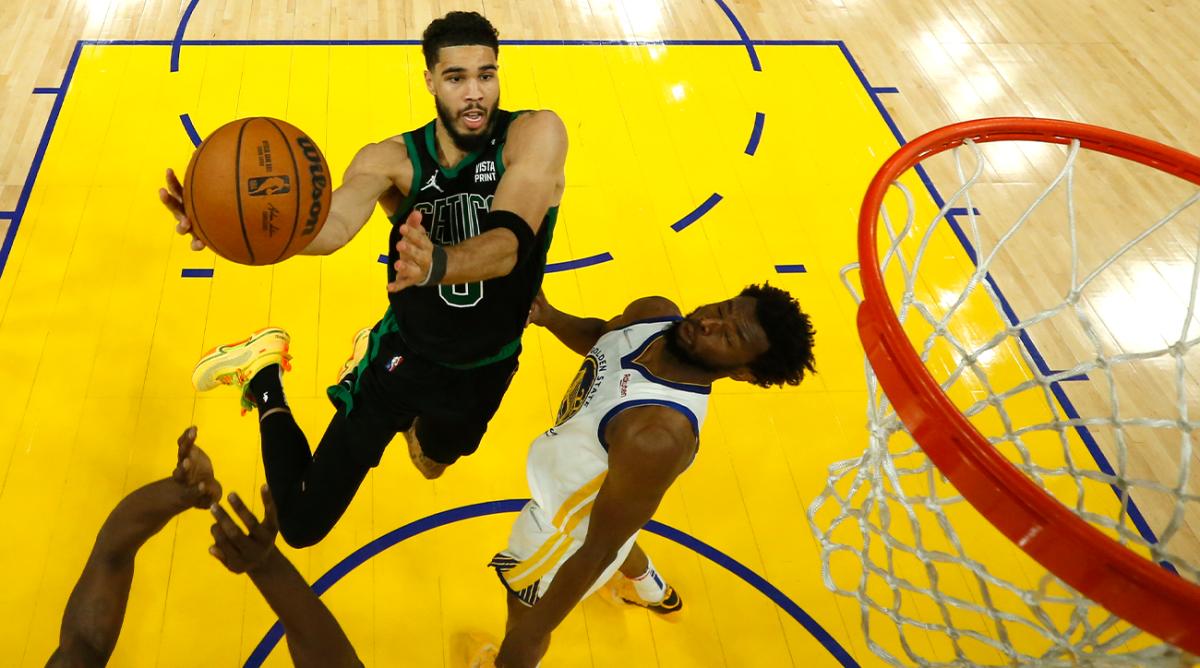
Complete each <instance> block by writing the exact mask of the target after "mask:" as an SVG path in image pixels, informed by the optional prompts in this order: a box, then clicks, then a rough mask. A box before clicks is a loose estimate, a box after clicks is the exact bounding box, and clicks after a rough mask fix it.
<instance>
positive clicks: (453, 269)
mask: <svg viewBox="0 0 1200 668" xmlns="http://www.w3.org/2000/svg"><path fill="white" fill-rule="evenodd" d="M566 163H567V129H566V126H564V125H563V122H562V119H560V118H559V117H558V115H557V114H555V113H554V112H552V111H536V112H532V113H529V114H526V115H524V116H521V117H520V118H518V119H517V120H515V121H513V124H512V127H511V128H510V129H509V131H508V138H507V140H506V142H505V145H504V167H505V169H504V175H503V176H501V177H500V183H499V184H498V185H497V187H496V195H495V197H494V198H493V199H492V206H491V210H490V211H489V212H488V214H487V215H485V216H484V217H483V219H482V220H481V221H480V227H481V229H482V230H483V233H482V234H479V235H478V236H474V237H471V238H470V239H467V240H466V241H463V242H462V243H459V244H455V245H453V246H437V245H436V244H433V243H432V242H431V241H430V240H429V237H428V236H427V235H426V233H425V231H424V229H422V227H421V224H420V223H421V219H420V217H419V216H420V214H419V213H417V212H414V213H413V214H412V215H411V216H409V218H408V220H407V221H405V223H404V225H403V226H402V227H401V228H400V235H401V236H402V237H403V239H402V240H401V241H400V242H399V243H398V244H397V245H396V249H397V250H398V251H399V255H400V259H399V261H397V263H396V280H395V282H393V283H391V284H389V285H388V290H389V291H391V292H399V291H400V290H403V289H405V288H408V287H411V286H414V285H435V284H440V285H458V284H461V283H473V282H475V281H484V280H487V279H489V278H496V277H498V276H506V275H508V273H509V272H511V271H512V270H513V268H514V267H516V266H517V264H518V263H519V262H520V261H521V260H522V259H524V258H525V257H528V256H529V254H531V253H535V252H538V249H536V248H534V246H535V245H536V235H537V233H538V231H539V230H540V229H541V226H542V219H544V218H545V217H546V212H547V211H548V210H549V209H550V207H552V206H555V205H556V204H557V203H558V200H559V198H561V197H562V192H563V188H564V187H565V184H566V176H565V174H566Z"/></svg>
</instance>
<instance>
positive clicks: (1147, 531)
mask: <svg viewBox="0 0 1200 668" xmlns="http://www.w3.org/2000/svg"><path fill="white" fill-rule="evenodd" d="M838 48H839V49H841V51H842V54H843V55H844V56H845V57H846V62H847V63H849V64H850V67H851V69H853V70H854V74H855V75H856V76H858V80H859V82H860V83H861V84H862V86H863V88H864V89H866V91H867V95H868V96H869V97H870V98H871V102H873V103H874V104H875V108H876V110H878V111H879V115H880V116H882V117H883V121H884V123H886V124H887V126H888V128H889V129H890V130H891V131H892V135H893V136H894V137H895V138H896V141H897V142H898V143H899V144H900V145H901V146H903V145H905V144H907V143H908V140H906V139H905V138H904V134H903V133H902V132H900V128H899V127H898V126H897V125H896V121H895V119H893V118H892V115H891V113H889V112H888V110H887V107H885V106H883V101H882V100H880V99H879V95H878V94H876V93H875V91H874V88H873V87H872V86H871V84H870V82H868V81H867V76H866V75H865V74H864V73H863V71H862V68H861V67H859V66H858V61H856V60H855V59H854V56H853V55H852V54H851V53H850V49H849V48H847V47H846V44H845V42H838ZM914 169H915V171H916V172H917V176H918V177H920V179H921V182H922V183H924V184H925V189H926V190H927V191H929V196H930V197H932V198H933V201H934V203H935V204H937V206H938V207H939V208H940V207H944V206H945V205H946V200H945V199H943V198H942V195H941V193H940V192H938V189H937V186H935V185H934V184H933V180H932V179H930V178H929V174H928V173H927V172H926V171H925V168H924V167H923V166H921V165H920V164H918V165H916V167H915V168H914ZM964 213H965V212H964ZM946 222H947V223H949V224H950V229H951V230H953V231H954V235H955V236H956V237H958V241H959V243H961V244H962V247H963V249H964V250H965V251H966V252H967V256H968V257H969V258H970V259H971V263H972V264H974V265H975V266H979V257H978V254H977V253H976V251H975V247H974V246H972V245H971V242H970V240H969V239H968V238H967V235H966V232H964V231H963V229H962V226H960V225H959V224H958V220H957V216H956V215H954V214H952V213H949V212H947V214H946ZM984 280H986V281H987V283H988V285H989V286H991V288H992V290H993V291H994V292H995V293H996V297H997V298H998V299H999V300H1000V306H1001V309H1002V310H1003V311H1004V316H1005V317H1006V318H1008V321H1009V323H1010V324H1015V323H1017V322H1020V319H1019V318H1017V314H1016V311H1014V310H1013V308H1012V306H1011V305H1010V304H1009V303H1008V298H1007V297H1005V296H1004V293H1003V292H1002V291H1001V290H1000V286H999V285H997V283H996V280H995V279H994V278H992V275H991V272H988V273H987V274H985V275H984ZM1019 338H1020V339H1021V343H1022V344H1023V345H1024V346H1025V349H1026V350H1027V351H1028V352H1029V356H1030V358H1031V359H1033V362H1034V365H1035V366H1037V368H1038V371H1039V372H1041V373H1042V374H1044V375H1045V374H1049V373H1051V372H1050V366H1049V365H1048V364H1046V360H1045V358H1044V357H1042V353H1041V351H1039V350H1038V348H1037V346H1035V345H1034V344H1033V339H1032V338H1030V337H1029V333H1028V332H1026V331H1022V332H1021V334H1020V335H1019ZM1050 391H1051V392H1052V393H1053V394H1054V398H1055V399H1057V400H1058V403H1059V405H1060V406H1062V409H1063V412H1064V413H1066V414H1067V417H1068V418H1070V419H1072V420H1078V419H1080V416H1079V411H1078V410H1076V409H1075V404H1073V403H1072V402H1071V399H1070V397H1068V396H1067V393H1066V391H1065V390H1063V388H1062V384H1061V383H1058V382H1055V383H1051V384H1050ZM1075 433H1076V434H1078V436H1079V438H1080V440H1082V441H1083V443H1084V445H1085V446H1086V447H1087V449H1088V452H1089V453H1091V455H1092V459H1094V460H1095V461H1096V466H1097V467H1098V468H1099V469H1100V471H1101V472H1102V473H1104V474H1105V475H1111V476H1114V477H1115V476H1116V472H1115V471H1114V470H1113V467H1112V464H1110V463H1109V461H1108V457H1106V456H1105V455H1104V451H1103V450H1101V449H1100V445H1099V444H1098V443H1097V442H1096V439H1095V437H1093V436H1092V432H1091V431H1089V430H1088V429H1087V428H1086V427H1084V426H1082V425H1080V426H1076V427H1075ZM1110 487H1111V488H1112V491H1113V493H1114V494H1116V496H1117V500H1118V502H1120V503H1122V504H1123V505H1124V506H1125V509H1126V511H1127V512H1128V514H1129V520H1130V522H1132V523H1133V525H1134V527H1135V528H1137V530H1138V533H1139V534H1141V536H1142V538H1144V539H1146V541H1148V542H1150V543H1151V544H1156V543H1158V536H1156V535H1155V533H1154V530H1153V529H1151V528H1150V525H1149V524H1148V523H1147V522H1146V518H1145V517H1144V516H1143V515H1142V511H1141V509H1140V508H1138V506H1137V503H1135V502H1134V500H1133V497H1132V496H1129V497H1128V501H1127V502H1126V501H1125V498H1126V497H1125V496H1124V495H1123V494H1122V492H1121V490H1120V488H1119V487H1117V486H1116V485H1110ZM1159 563H1160V564H1162V566H1163V567H1164V568H1166V569H1167V570H1169V571H1171V572H1173V573H1176V574H1178V571H1177V570H1176V569H1175V567H1174V566H1172V565H1171V564H1169V563H1166V562H1159Z"/></svg>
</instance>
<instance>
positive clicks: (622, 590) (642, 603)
mask: <svg viewBox="0 0 1200 668" xmlns="http://www.w3.org/2000/svg"><path fill="white" fill-rule="evenodd" d="M664 586H665V587H666V593H664V594H663V597H662V600H661V601H656V602H653V603H651V602H650V601H647V600H645V599H643V598H642V597H641V596H640V595H639V594H638V593H637V589H635V588H634V586H633V580H630V579H629V578H627V577H625V576H624V575H622V574H621V573H620V572H619V571H618V572H617V573H615V574H614V575H613V576H612V579H611V580H609V581H608V584H606V585H605V588H606V589H607V590H608V595H609V598H610V599H611V600H612V601H614V602H617V603H627V604H629V605H636V606H639V607H642V608H646V609H647V610H649V611H650V612H653V613H657V614H658V615H660V616H662V617H663V618H664V619H669V620H672V621H674V620H675V619H677V618H678V614H677V613H678V612H679V611H680V610H683V599H681V598H680V597H679V594H678V593H676V592H675V588H674V587H672V586H671V585H664Z"/></svg>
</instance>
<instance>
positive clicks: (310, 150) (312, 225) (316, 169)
mask: <svg viewBox="0 0 1200 668" xmlns="http://www.w3.org/2000/svg"><path fill="white" fill-rule="evenodd" d="M296 144H297V145H299V146H300V149H301V150H302V151H304V159H305V160H308V173H309V176H311V177H312V200H313V202H312V206H311V207H309V209H308V220H306V221H304V230H303V231H302V232H301V234H303V235H309V234H312V233H313V232H314V231H315V230H316V228H317V223H318V222H320V221H321V220H322V216H321V195H322V194H323V193H324V192H325V188H326V187H327V186H328V185H329V180H328V179H327V178H326V177H325V165H324V164H323V163H324V161H323V160H322V159H321V151H320V150H318V149H317V145H316V144H314V143H313V141H312V140H311V139H309V138H308V137H296Z"/></svg>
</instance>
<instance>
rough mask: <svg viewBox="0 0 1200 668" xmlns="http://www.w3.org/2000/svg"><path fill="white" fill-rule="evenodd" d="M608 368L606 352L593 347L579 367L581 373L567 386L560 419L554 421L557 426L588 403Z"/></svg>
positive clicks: (559, 414) (561, 405)
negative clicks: (605, 357)
mask: <svg viewBox="0 0 1200 668" xmlns="http://www.w3.org/2000/svg"><path fill="white" fill-rule="evenodd" d="M607 370H608V364H607V363H606V362H605V359H604V353H602V352H600V351H599V350H598V349H596V348H593V349H592V352H590V353H588V355H587V357H585V358H583V365H582V366H580V367H579V373H577V374H575V380H573V381H571V386H570V387H569V388H567V394H566V395H565V396H564V397H563V400H562V404H560V405H559V407H558V419H557V420H555V421H554V426H555V427H557V426H559V425H561V424H562V423H564V422H566V421H567V420H570V419H571V418H572V417H574V415H575V414H576V413H578V412H579V411H580V409H582V408H583V407H584V406H586V405H587V403H588V400H589V399H591V397H592V393H593V392H594V391H595V389H596V384H597V383H599V382H600V381H602V380H604V372H605V371H607Z"/></svg>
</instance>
